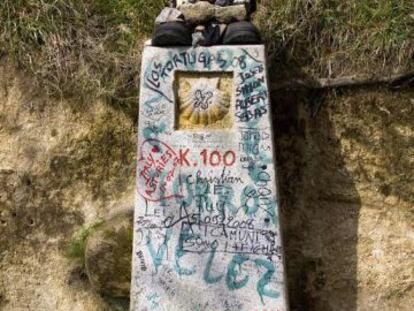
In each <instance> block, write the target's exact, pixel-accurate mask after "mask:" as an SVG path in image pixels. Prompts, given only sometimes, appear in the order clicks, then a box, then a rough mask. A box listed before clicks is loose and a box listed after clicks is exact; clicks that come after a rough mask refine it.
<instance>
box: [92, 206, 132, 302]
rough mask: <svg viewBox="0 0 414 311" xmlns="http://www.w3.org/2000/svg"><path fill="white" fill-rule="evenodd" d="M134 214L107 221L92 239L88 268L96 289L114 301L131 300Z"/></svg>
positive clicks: (128, 212)
mask: <svg viewBox="0 0 414 311" xmlns="http://www.w3.org/2000/svg"><path fill="white" fill-rule="evenodd" d="M132 217H133V210H132V209H130V210H129V211H125V212H123V213H120V214H118V215H115V216H113V218H111V219H109V220H108V221H106V222H105V223H104V224H103V225H102V226H100V227H99V228H98V229H97V230H96V231H94V232H93V233H92V234H91V235H90V236H89V237H88V241H87V244H86V249H85V267H86V273H87V275H88V278H89V281H90V283H91V284H92V286H93V288H94V289H95V290H96V291H98V292H99V293H101V294H104V295H108V296H112V297H129V289H130V283H131V255H132Z"/></svg>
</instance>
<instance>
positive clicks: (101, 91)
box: [0, 0, 166, 105]
mask: <svg viewBox="0 0 414 311" xmlns="http://www.w3.org/2000/svg"><path fill="white" fill-rule="evenodd" d="M165 2H166V1H165V0H151V1H149V0H95V1H94V0H86V1H81V0H3V3H2V5H1V6H0V52H2V53H3V54H4V53H6V54H7V55H9V56H10V57H11V58H12V59H13V60H14V61H15V63H16V64H17V65H18V66H19V67H20V68H21V69H23V70H25V71H27V72H30V73H31V74H33V75H34V76H35V78H36V79H35V81H36V82H37V83H38V86H39V88H40V89H42V90H44V91H45V92H46V93H47V95H53V96H60V97H67V98H73V99H75V101H77V102H88V100H90V99H91V98H94V97H105V98H107V99H108V100H109V101H110V102H112V103H114V104H117V105H133V104H136V93H137V84H138V82H137V79H138V70H139V56H140V52H141V46H142V42H143V40H144V39H145V38H146V37H147V36H149V35H150V33H151V31H152V27H153V19H154V17H155V16H156V15H157V14H158V12H159V11H160V10H161V8H162V7H163V6H164V3H165Z"/></svg>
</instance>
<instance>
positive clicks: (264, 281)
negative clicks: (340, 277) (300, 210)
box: [131, 46, 287, 311]
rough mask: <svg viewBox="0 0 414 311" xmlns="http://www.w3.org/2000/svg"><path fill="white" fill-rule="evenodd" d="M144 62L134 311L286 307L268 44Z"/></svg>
mask: <svg viewBox="0 0 414 311" xmlns="http://www.w3.org/2000/svg"><path fill="white" fill-rule="evenodd" d="M142 63H143V70H142V72H143V77H142V79H141V94H140V103H141V104H140V115H139V131H138V132H139V136H138V140H139V142H140V143H139V150H138V161H137V197H136V209H135V222H134V260H133V278H132V290H131V301H132V304H131V310H168V311H175V310H177V311H178V310H241V311H253V310H261V311H263V310H279V311H284V310H287V303H286V290H285V278H284V265H283V250H282V245H281V236H280V226H279V218H278V206H277V193H276V185H275V166H274V159H273V142H272V132H271V123H270V111H269V98H268V90H267V80H266V70H265V63H264V49H263V47H262V46H248V47H237V46H217V47H211V48H172V49H162V48H155V47H146V48H145V51H144V55H143V62H142Z"/></svg>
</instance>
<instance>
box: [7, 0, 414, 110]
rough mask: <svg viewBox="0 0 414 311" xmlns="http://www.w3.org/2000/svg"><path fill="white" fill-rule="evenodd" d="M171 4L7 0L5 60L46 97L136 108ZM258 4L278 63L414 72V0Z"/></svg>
mask: <svg viewBox="0 0 414 311" xmlns="http://www.w3.org/2000/svg"><path fill="white" fill-rule="evenodd" d="M166 2H167V0H85V1H81V0H3V1H2V5H1V6H0V55H4V54H6V55H8V56H9V58H12V59H13V60H14V62H15V64H16V65H17V66H18V67H19V68H20V69H21V70H24V71H26V72H28V73H30V74H31V75H32V76H33V77H34V79H33V81H35V83H36V84H37V86H38V89H39V90H41V91H42V92H44V93H46V95H51V96H57V97H62V98H63V97H65V98H69V99H73V100H74V102H75V103H76V104H77V105H80V104H87V103H88V102H89V100H90V99H92V98H96V97H102V98H105V99H107V100H108V101H109V102H110V103H112V104H113V105H116V106H117V107H121V108H123V107H126V106H127V107H132V106H135V105H136V102H137V94H138V79H139V66H140V64H139V61H140V55H141V50H142V44H143V41H144V40H145V39H146V38H148V37H149V36H150V34H151V32H152V29H153V22H154V19H155V17H156V15H157V14H158V13H159V12H160V10H161V8H162V7H163V6H164V5H165V3H166ZM259 2H260V5H259V10H258V12H257V13H256V16H255V22H256V24H258V25H259V27H260V29H261V31H262V34H263V37H264V39H265V42H266V44H267V46H268V52H269V54H270V56H271V59H272V60H273V63H275V64H288V65H289V66H290V65H291V64H293V65H294V66H295V67H297V68H299V69H300V70H301V71H304V72H305V73H306V74H309V75H311V76H318V77H320V76H323V77H326V76H329V75H332V76H339V75H344V74H354V73H367V72H378V71H382V70H385V71H387V70H388V71H392V70H399V71H404V69H407V68H408V67H412V66H413V65H412V63H413V57H414V54H413V50H414V37H413V36H414V0H350V1H343V0H262V1H259ZM289 66H285V69H286V70H285V71H290V70H291V68H290V67H289ZM278 68H281V67H278ZM282 69H283V68H282Z"/></svg>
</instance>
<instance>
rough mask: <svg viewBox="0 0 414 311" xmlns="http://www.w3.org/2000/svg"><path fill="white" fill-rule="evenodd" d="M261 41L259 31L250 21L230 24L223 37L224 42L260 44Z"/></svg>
mask: <svg viewBox="0 0 414 311" xmlns="http://www.w3.org/2000/svg"><path fill="white" fill-rule="evenodd" d="M260 42H261V40H260V34H259V31H258V30H257V28H256V27H255V26H254V25H253V24H252V23H250V22H236V23H231V24H229V25H228V26H227V30H226V32H225V33H224V37H223V44H258V43H260Z"/></svg>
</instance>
